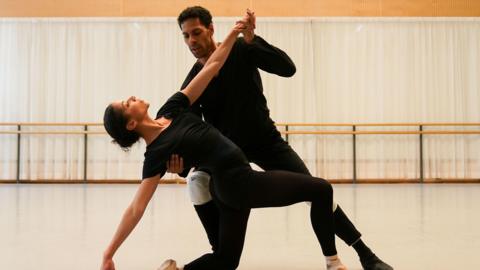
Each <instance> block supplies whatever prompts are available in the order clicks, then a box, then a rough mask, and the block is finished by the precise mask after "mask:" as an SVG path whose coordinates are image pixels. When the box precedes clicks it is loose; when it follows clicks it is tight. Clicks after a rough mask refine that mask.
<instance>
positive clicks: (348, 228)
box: [168, 6, 393, 270]
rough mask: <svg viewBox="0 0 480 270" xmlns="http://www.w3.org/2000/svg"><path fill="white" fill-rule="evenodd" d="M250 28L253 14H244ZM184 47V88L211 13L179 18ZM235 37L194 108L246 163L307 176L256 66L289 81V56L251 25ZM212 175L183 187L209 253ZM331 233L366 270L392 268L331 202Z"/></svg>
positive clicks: (203, 54)
mask: <svg viewBox="0 0 480 270" xmlns="http://www.w3.org/2000/svg"><path fill="white" fill-rule="evenodd" d="M245 18H247V19H248V20H249V21H250V23H249V24H250V25H253V26H255V15H254V14H253V13H252V12H250V11H247V15H246V17H245ZM178 24H179V26H180V29H181V30H182V34H183V37H184V41H185V44H186V45H187V46H188V48H189V49H190V51H191V52H192V54H193V55H194V56H195V58H197V62H196V63H195V64H194V65H193V67H192V69H191V70H190V72H189V73H188V75H187V77H186V79H185V81H184V82H183V85H182V89H183V88H184V87H186V85H188V83H189V82H190V81H191V80H192V79H193V78H194V77H195V75H196V74H197V73H198V72H199V71H200V70H201V69H202V67H203V65H204V64H205V62H206V61H207V59H208V58H209V57H210V55H211V54H212V53H213V51H214V50H215V49H216V47H217V44H216V43H215V41H214V39H213V33H214V26H213V23H212V16H211V14H210V12H209V11H208V10H207V9H205V8H203V7H199V6H195V7H189V8H187V9H185V10H183V11H182V12H181V13H180V15H179V16H178ZM243 35H244V37H243V38H239V39H237V41H236V43H235V45H234V46H233V48H232V51H231V53H230V55H229V57H228V59H227V61H226V62H225V64H224V66H223V68H222V69H221V70H220V72H219V74H218V75H217V77H216V78H214V79H213V80H212V81H211V82H210V84H209V86H208V87H207V89H206V90H205V92H204V93H203V95H202V96H201V97H200V98H199V100H198V101H197V102H196V103H195V104H194V105H193V106H192V107H193V109H194V111H196V112H197V114H199V115H200V116H203V117H204V119H205V121H207V122H208V123H210V124H212V125H213V126H214V127H216V128H217V129H219V130H220V131H221V132H222V133H223V134H224V135H225V136H227V137H228V138H229V139H231V140H232V141H233V142H235V143H236V144H237V145H238V146H239V147H240V148H241V149H242V150H243V152H244V153H245V155H246V156H247V158H248V159H249V161H251V162H253V163H255V164H257V165H258V166H260V167H261V168H262V169H264V170H285V171H292V172H297V173H303V174H308V175H310V172H309V171H308V169H307V167H306V166H305V164H304V163H303V161H302V160H301V159H300V157H299V156H298V155H297V153H295V151H294V150H293V149H292V148H291V147H290V146H289V145H288V144H287V142H285V141H284V140H283V138H282V137H281V135H280V133H279V132H278V130H277V128H276V127H275V125H274V122H273V120H272V119H271V118H270V115H269V110H268V107H267V102H266V99H265V96H264V95H263V87H262V80H261V77H260V73H259V71H258V68H260V69H262V70H264V71H266V72H269V73H273V74H276V75H279V76H282V77H291V76H293V75H294V74H295V72H296V68H295V65H294V63H293V62H292V60H291V59H290V57H289V56H288V55H287V54H286V53H285V52H283V51H282V50H280V49H278V48H276V47H274V46H272V45H270V44H269V43H267V42H266V41H265V40H263V39H262V38H261V37H259V36H257V35H255V34H254V27H252V28H251V29H248V30H246V31H245V32H244V33H243ZM168 165H170V166H169V167H170V171H172V172H178V169H179V167H182V166H183V165H181V157H178V156H172V159H171V161H170V164H168ZM209 181H210V175H209V174H208V172H204V171H202V170H201V168H197V170H196V171H194V172H193V173H191V174H190V176H189V177H188V178H187V183H188V184H187V188H188V190H189V193H190V198H191V200H192V202H193V204H194V207H195V210H196V212H197V214H198V216H199V218H200V220H201V222H202V224H203V226H204V228H205V230H206V232H207V236H208V239H209V242H210V244H211V245H212V249H214V250H215V249H216V248H217V247H216V245H217V238H218V221H219V219H218V209H217V207H216V205H215V204H214V202H213V201H212V198H211V195H210V192H209ZM332 208H333V211H334V216H335V233H336V235H337V236H339V237H340V238H341V239H342V240H343V241H345V242H346V243H347V244H348V245H350V246H352V247H353V248H354V249H355V250H356V252H357V253H358V256H359V257H360V262H361V264H362V266H363V268H364V269H366V270H390V269H393V268H392V267H391V266H389V265H388V264H386V263H384V262H383V261H382V260H380V259H379V258H378V257H377V256H376V255H375V254H374V253H373V252H372V251H371V250H370V249H369V248H368V247H367V246H366V245H365V243H364V242H363V241H362V239H361V234H360V232H359V231H358V230H357V229H356V228H355V226H354V225H353V224H352V222H351V221H350V220H349V219H348V217H347V216H346V215H345V213H344V212H343V211H342V209H341V208H340V206H338V205H337V204H335V203H334V205H333V207H332Z"/></svg>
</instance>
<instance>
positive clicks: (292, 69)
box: [281, 64, 297, 77]
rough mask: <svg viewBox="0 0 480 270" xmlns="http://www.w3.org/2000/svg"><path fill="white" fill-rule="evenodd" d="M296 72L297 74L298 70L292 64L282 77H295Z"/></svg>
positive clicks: (283, 72)
mask: <svg viewBox="0 0 480 270" xmlns="http://www.w3.org/2000/svg"><path fill="white" fill-rule="evenodd" d="M295 72H297V68H296V67H295V65H293V64H291V65H288V67H286V68H285V69H284V70H283V71H282V74H281V76H282V77H292V76H293V75H295Z"/></svg>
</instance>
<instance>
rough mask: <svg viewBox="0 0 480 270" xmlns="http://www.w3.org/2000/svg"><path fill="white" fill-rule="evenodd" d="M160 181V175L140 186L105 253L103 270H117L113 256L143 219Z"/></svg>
mask: <svg viewBox="0 0 480 270" xmlns="http://www.w3.org/2000/svg"><path fill="white" fill-rule="evenodd" d="M158 180H160V176H159V175H157V176H155V177H152V178H147V179H144V180H143V181H142V183H141V184H140V186H139V188H138V190H137V193H136V194H135V198H133V201H132V203H131V204H130V205H129V206H128V208H127V209H126V210H125V213H124V214H123V217H122V220H121V221H120V224H119V225H118V228H117V231H116V232H115V235H114V236H113V238H112V241H111V242H110V244H109V245H108V248H107V249H106V250H105V252H104V253H103V262H102V267H101V269H102V270H115V265H114V263H113V259H112V258H113V255H114V254H115V252H116V251H117V249H118V248H119V247H120V245H121V244H122V243H123V241H125V239H126V238H127V237H128V235H129V234H130V233H131V232H132V230H133V229H134V228H135V226H136V225H137V224H138V222H139V221H140V219H141V218H142V216H143V213H144V212H145V208H147V205H148V202H150V199H151V198H152V196H153V193H154V192H155V190H156V189H157V185H158Z"/></svg>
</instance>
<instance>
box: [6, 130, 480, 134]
mask: <svg viewBox="0 0 480 270" xmlns="http://www.w3.org/2000/svg"><path fill="white" fill-rule="evenodd" d="M280 133H281V134H283V135H419V134H425V135H480V130H479V131H473V130H466V131H455V130H424V131H382V130H378V131H375V130H363V131H362V130H360V131H347V130H325V131H309V130H295V131H280ZM0 134H10V135H17V134H25V135H106V134H107V133H106V132H105V131H0Z"/></svg>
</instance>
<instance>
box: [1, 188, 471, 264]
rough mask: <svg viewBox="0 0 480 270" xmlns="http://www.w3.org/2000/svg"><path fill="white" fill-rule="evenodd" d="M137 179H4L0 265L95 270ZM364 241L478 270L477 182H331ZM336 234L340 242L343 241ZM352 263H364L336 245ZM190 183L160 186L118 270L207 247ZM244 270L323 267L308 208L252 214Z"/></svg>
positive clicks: (391, 258)
mask: <svg viewBox="0 0 480 270" xmlns="http://www.w3.org/2000/svg"><path fill="white" fill-rule="evenodd" d="M136 187H137V186H136V185H93V184H91V185H28V184H24V185H14V184H13V185H12V184H1V185H0V269H2V270H65V269H69V270H91V269H99V266H100V262H101V256H102V251H103V249H104V248H105V247H106V246H107V244H108V242H109V241H110V238H111V236H112V234H113V233H114V230H115V228H116V225H117V223H118V222H119V220H120V217H121V215H122V213H123V210H124V209H125V207H126V206H127V204H128V203H129V202H130V200H131V198H132V197H133V195H134V192H135V190H136ZM334 188H335V197H336V200H337V201H338V202H339V203H340V205H341V206H342V207H343V209H344V210H345V212H347V214H348V215H349V216H350V217H351V219H352V220H353V221H354V223H355V224H356V225H357V227H358V228H359V230H360V231H361V232H362V233H363V235H364V237H363V239H364V241H365V242H366V243H367V244H368V245H370V246H371V247H372V248H373V249H374V251H375V252H376V253H377V254H378V255H379V256H380V257H381V258H383V259H385V260H386V261H387V262H389V263H390V264H392V266H394V268H395V269H399V270H416V269H422V270H424V269H431V270H452V269H480V258H479V257H478V254H479V252H480V229H479V228H480V185H476V184H443V185H433V184H427V185H417V184H406V185H400V184H391V185H369V184H363V185H335V187H334ZM337 240H338V238H337ZM337 243H338V250H339V254H340V256H341V257H342V259H343V261H344V262H345V263H346V265H347V266H349V269H355V270H356V269H362V268H361V266H360V263H359V262H358V260H357V257H356V254H355V252H354V251H353V249H351V248H349V247H347V246H345V244H344V243H343V242H341V241H340V240H338V241H337ZM208 248H209V247H208V244H207V240H206V236H205V234H204V233H203V231H202V228H201V225H200V222H199V220H198V219H197V217H196V214H195V212H194V210H193V208H192V207H191V205H190V204H189V203H188V199H187V196H186V193H185V186H184V185H160V186H159V188H158V190H157V192H156V194H155V195H154V199H153V200H152V202H151V204H150V205H149V208H148V209H147V211H146V213H145V215H144V217H143V219H142V221H141V223H140V224H139V226H137V228H136V230H134V232H133V234H132V235H131V237H130V238H129V239H127V241H126V242H125V243H124V245H123V246H122V247H121V248H120V250H119V251H118V253H117V255H116V257H115V262H116V266H117V269H118V270H130V269H131V270H133V269H135V270H137V269H139V270H149V269H152V270H153V269H156V268H157V267H158V266H159V265H160V264H161V262H162V261H163V260H164V259H166V258H175V259H177V260H178V261H180V262H187V261H189V260H191V259H194V258H196V256H198V255H201V254H203V253H206V252H207V251H208ZM239 269H241V270H247V269H248V270H270V269H272V270H273V269H275V270H281V269H288V270H293V269H297V270H314V269H325V266H324V259H323V256H322V253H321V251H320V247H319V245H318V244H317V243H316V242H315V237H314V234H313V231H312V229H311V227H310V224H309V219H308V206H307V205H306V204H303V203H302V204H297V205H294V206H290V207H288V208H277V209H257V210H254V211H253V212H252V215H251V218H250V224H249V228H248V232H247V240H246V244H245V249H244V253H243V256H242V260H241V263H240V267H239Z"/></svg>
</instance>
